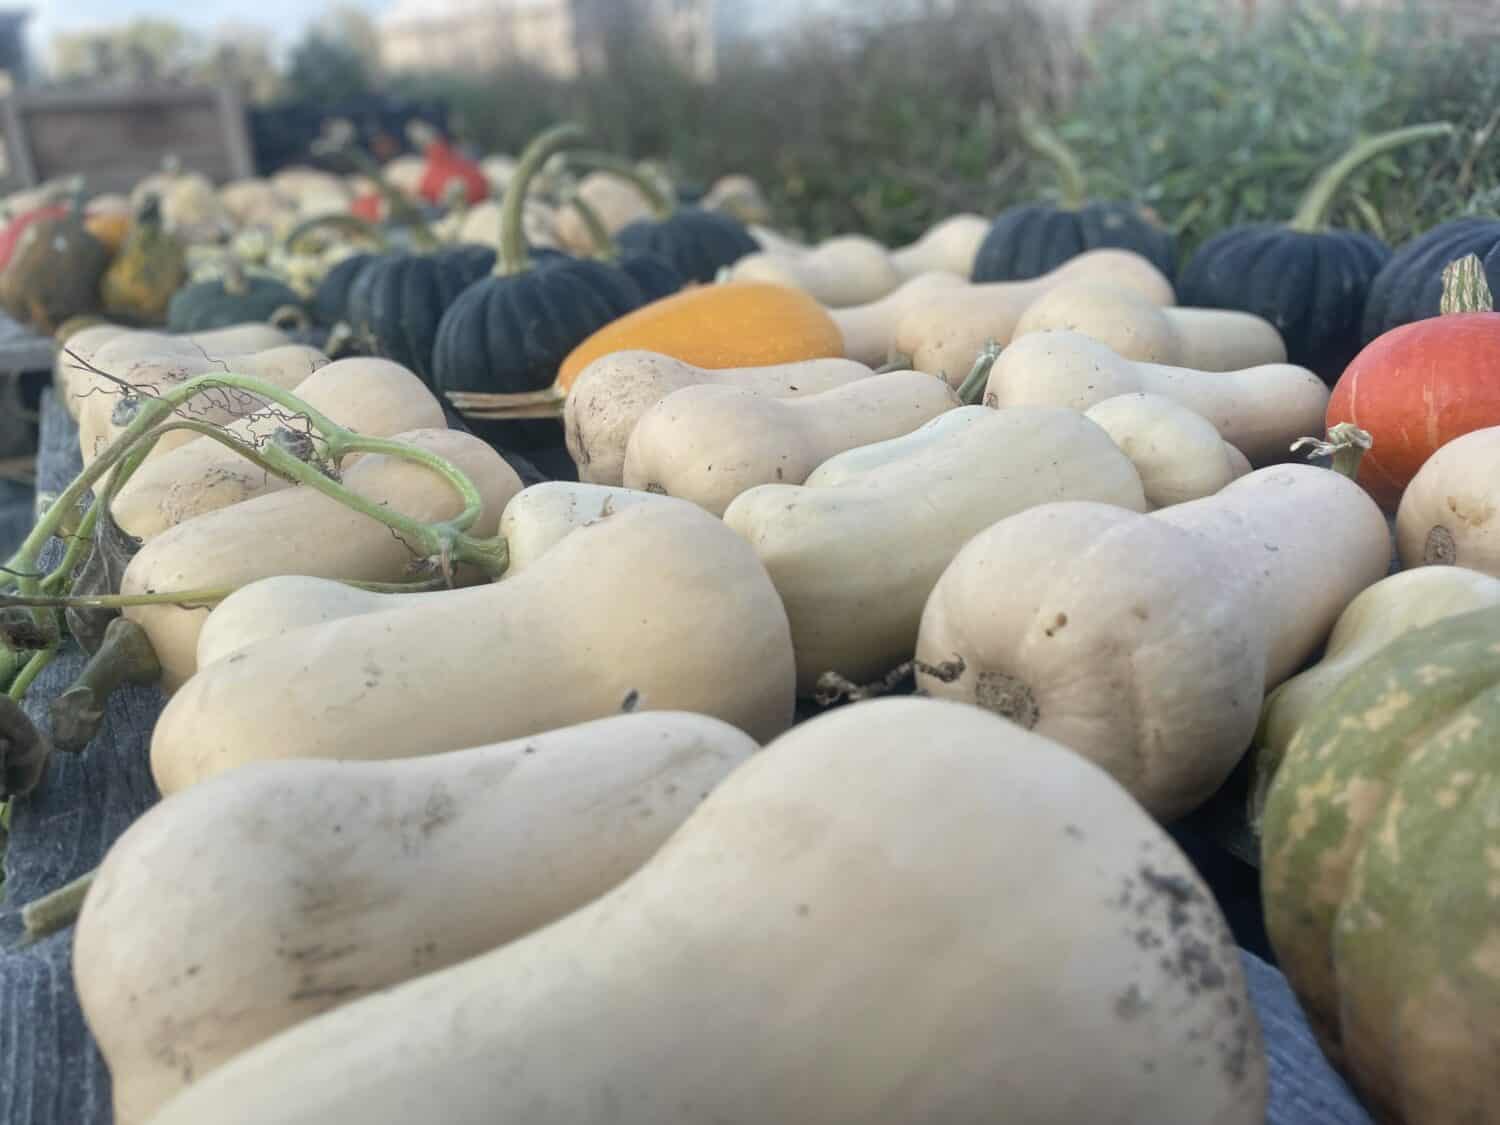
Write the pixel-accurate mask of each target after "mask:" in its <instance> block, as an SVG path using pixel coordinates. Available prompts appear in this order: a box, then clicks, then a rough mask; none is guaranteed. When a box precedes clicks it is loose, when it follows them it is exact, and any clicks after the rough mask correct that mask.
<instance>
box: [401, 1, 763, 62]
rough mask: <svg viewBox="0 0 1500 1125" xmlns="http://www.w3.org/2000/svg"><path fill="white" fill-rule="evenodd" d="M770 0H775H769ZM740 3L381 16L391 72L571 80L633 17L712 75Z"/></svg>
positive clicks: (458, 8)
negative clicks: (511, 69)
mask: <svg viewBox="0 0 1500 1125" xmlns="http://www.w3.org/2000/svg"><path fill="white" fill-rule="evenodd" d="M773 3H774V0H773ZM753 6H754V5H753V4H752V3H747V2H745V0H633V3H624V2H622V0H397V3H396V5H395V7H394V8H392V9H391V10H390V11H389V12H388V13H386V15H384V16H383V17H382V18H381V20H380V25H379V26H380V57H381V63H382V65H383V66H384V67H385V68H386V69H387V70H391V71H413V70H468V71H477V70H488V69H491V68H494V67H496V66H503V65H505V64H507V63H512V64H521V63H524V64H526V65H529V66H533V67H536V68H537V69H539V70H541V71H543V72H545V73H547V74H551V75H553V76H554V77H558V78H572V77H575V76H577V75H578V74H579V73H581V72H582V71H584V70H585V69H587V68H589V67H590V66H593V65H596V64H597V63H598V62H600V61H602V57H603V55H604V54H605V53H606V52H607V50H608V44H609V43H611V42H614V41H615V38H614V34H613V33H615V32H617V31H620V30H622V28H621V25H620V21H621V20H623V19H631V20H634V21H636V22H638V23H641V24H642V25H643V28H631V29H628V30H631V31H635V30H642V29H643V30H645V31H647V32H648V33H649V34H651V35H652V36H654V37H655V38H656V40H657V41H658V42H659V43H661V44H662V45H664V46H665V47H666V48H667V49H668V50H669V51H670V52H671V54H672V55H673V56H674V57H675V58H677V59H678V61H679V62H680V63H681V64H682V65H683V66H684V67H685V68H686V69H687V70H689V71H690V72H691V73H693V74H695V75H697V76H699V77H700V78H704V79H710V78H712V77H713V75H714V71H715V67H716V61H717V53H718V47H719V44H720V43H721V41H723V39H724V38H725V37H726V36H729V35H733V34H734V33H735V28H736V26H738V24H739V23H740V22H742V20H740V19H739V17H738V11H739V10H740V9H745V10H749V9H750V8H752V7H753Z"/></svg>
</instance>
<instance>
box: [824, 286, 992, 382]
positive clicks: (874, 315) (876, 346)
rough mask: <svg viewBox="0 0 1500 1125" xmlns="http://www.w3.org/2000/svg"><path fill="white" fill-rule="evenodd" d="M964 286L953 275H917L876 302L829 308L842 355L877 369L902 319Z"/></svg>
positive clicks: (884, 357) (885, 356) (885, 357)
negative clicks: (937, 296)
mask: <svg viewBox="0 0 1500 1125" xmlns="http://www.w3.org/2000/svg"><path fill="white" fill-rule="evenodd" d="M968 284H969V283H968V281H967V279H966V278H963V277H960V276H959V275H958V274H956V273H940V272H937V273H935V272H929V273H919V274H916V275H914V276H913V277H911V278H910V279H908V280H906V281H903V282H902V283H901V284H900V285H899V286H897V287H896V288H895V289H892V290H891V291H890V292H889V293H887V294H886V295H885V296H884V297H881V298H880V299H879V300H876V301H871V302H869V303H868V304H864V305H851V306H849V307H848V308H843V309H829V310H828V315H829V316H831V317H832V318H833V322H834V323H835V324H837V325H838V326H839V331H840V332H842V333H843V334H844V355H846V356H848V357H849V358H850V359H854V360H858V361H859V362H860V363H867V364H869V365H870V366H872V367H879V366H881V365H882V364H884V363H885V362H886V360H888V359H889V358H890V352H891V337H892V336H893V335H894V334H895V331H896V326H897V325H898V324H899V323H900V322H901V318H902V317H903V316H905V315H906V314H907V313H908V312H910V311H911V310H912V309H915V308H918V307H920V306H922V305H925V304H928V303H930V301H931V299H932V297H933V295H934V294H937V293H942V292H948V291H952V290H955V289H964V288H967V287H968Z"/></svg>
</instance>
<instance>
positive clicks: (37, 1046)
mask: <svg viewBox="0 0 1500 1125" xmlns="http://www.w3.org/2000/svg"><path fill="white" fill-rule="evenodd" d="M80 467H81V463H80V461H79V458H78V437H77V428H76V427H75V426H74V425H73V423H72V422H71V420H70V419H69V418H68V417H67V414H66V412H65V411H63V410H62V409H61V407H60V406H59V405H58V404H57V403H56V402H55V401H53V400H52V397H51V393H50V392H48V393H47V394H46V395H45V396H44V398H43V408H42V428H41V449H40V456H39V460H38V487H39V490H41V491H42V492H48V491H50V492H52V493H54V494H55V493H56V492H57V491H59V490H60V489H61V488H62V487H64V486H65V485H66V484H67V482H68V481H69V480H71V479H72V478H73V476H74V475H76V474H77V472H78V471H79V469H80ZM55 550H56V544H54V551H55ZM54 557H55V556H54ZM82 663H83V661H82V657H81V655H80V654H79V653H78V652H77V651H76V650H71V651H65V653H64V654H63V656H62V657H61V658H59V659H58V660H57V661H55V662H54V663H53V664H52V666H51V667H50V668H48V669H47V671H46V672H44V673H43V674H42V676H41V677H40V678H39V679H38V680H37V683H36V685H35V687H34V688H33V690H32V692H31V695H30V701H29V702H28V704H27V710H28V712H29V713H30V714H31V716H32V718H33V719H34V720H36V721H37V722H38V723H39V724H45V722H46V701H47V700H49V699H51V698H52V697H53V696H54V695H56V694H57V693H58V692H60V691H61V690H62V689H63V687H65V686H66V685H67V684H68V683H69V682H70V681H71V679H72V678H73V676H74V675H76V674H77V672H78V670H79V668H80V667H81V666H82ZM161 702H162V701H161V697H160V695H159V693H157V692H156V691H155V690H154V689H142V688H127V689H125V690H123V691H122V692H120V693H119V694H117V695H116V696H115V697H114V699H113V700H112V701H111V703H110V705H109V708H108V712H107V715H106V719H105V723H104V726H103V729H102V730H101V731H100V734H99V736H98V737H97V738H96V739H95V740H94V742H93V744H92V745H91V746H90V747H89V749H88V750H87V751H85V752H84V753H83V754H81V755H77V756H69V755H58V756H56V757H55V758H54V759H53V762H52V764H51V768H50V769H49V771H48V775H47V777H46V779H45V780H44V781H43V782H42V784H41V786H40V787H39V788H38V789H37V790H36V791H35V792H33V793H32V794H30V795H28V796H27V797H24V798H21V799H18V800H17V801H16V802H15V805H14V808H13V810H12V820H11V837H10V845H9V848H8V850H7V853H6V857H5V874H6V883H5V898H4V901H3V902H0V1125H108V1123H109V1122H110V1121H111V1119H112V1115H111V1112H110V1095H109V1089H110V1086H109V1075H108V1072H107V1070H106V1069H105V1066H104V1061H103V1059H102V1058H101V1056H100V1055H99V1052H98V1050H97V1048H96V1047H95V1046H94V1044H93V1041H92V1039H91V1038H90V1036H89V1034H88V1030H87V1028H86V1027H85V1025H84V1023H83V1018H82V1015H81V1013H80V1012H79V1009H78V1001H77V997H76V995H75V993H74V991H73V980H72V935H71V932H64V933H60V934H56V935H54V936H52V937H50V938H48V939H46V940H44V941H42V942H39V943H37V944H36V945H33V946H30V947H26V948H20V949H17V948H14V943H15V942H16V940H17V939H18V937H19V936H20V918H19V907H20V906H21V905H22V904H24V903H26V902H28V901H30V900H31V899H33V898H35V897H37V896H38V895H41V894H44V893H46V892H47V891H50V890H52V889H53V888H55V887H58V886H60V885H61V884H63V883H65V882H67V881H68V880H70V879H72V878H74V877H76V876H78V875H81V874H83V873H84V872H86V871H88V870H89V869H90V868H92V867H94V866H96V865H97V864H98V862H99V860H100V859H101V858H102V857H103V855H104V852H105V850H106V849H107V848H108V847H109V845H110V844H111V843H112V842H113V841H114V840H115V838H116V837H118V836H119V835H120V833H122V832H123V831H124V830H125V828H126V827H127V826H128V825H129V824H130V823H131V821H133V820H134V819H135V818H136V817H137V816H139V815H140V814H141V813H143V812H144V811H145V810H146V809H147V808H149V807H150V806H151V805H152V804H153V803H154V802H155V801H156V800H157V793H156V788H155V785H154V784H153V782H152V780H151V776H150V771H149V768H148V754H147V751H148V747H149V742H150V733H151V727H152V725H153V723H154V722H155V720H156V716H157V714H158V713H159V712H160V709H161ZM1244 960H1245V970H1246V973H1247V977H1248V980H1249V983H1250V990H1251V995H1252V998H1253V999H1254V1002H1255V1005H1256V1009H1257V1011H1258V1013H1259V1015H1260V1019H1261V1024H1262V1027H1263V1029H1264V1031H1265V1042H1266V1051H1267V1055H1268V1057H1269V1061H1270V1068H1271V1090H1272V1104H1271V1109H1270V1112H1269V1114H1268V1115H1267V1122H1268V1123H1269V1125H1369V1122H1370V1119H1369V1117H1368V1116H1367V1115H1366V1114H1365V1113H1364V1112H1363V1110H1361V1109H1360V1108H1359V1106H1358V1105H1357V1104H1356V1103H1355V1101H1354V1100H1353V1098H1352V1097H1351V1096H1350V1095H1349V1092H1348V1090H1347V1088H1346V1087H1345V1086H1344V1084H1343V1083H1342V1081H1340V1079H1339V1078H1338V1077H1337V1075H1335V1074H1334V1073H1333V1071H1332V1070H1331V1069H1330V1068H1329V1067H1328V1064H1327V1063H1326V1062H1324V1061H1323V1058H1322V1055H1321V1054H1320V1053H1319V1051H1318V1048H1317V1045H1316V1043H1315V1042H1314V1041H1313V1038H1312V1034H1311V1032H1310V1031H1309V1030H1308V1028H1307V1024H1306V1021H1305V1020H1304V1019H1303V1017H1302V1014H1301V1011H1300V1010H1299V1008H1298V1007H1297V1002H1296V1000H1295V998H1294V997H1293V996H1292V994H1291V992H1290V990H1289V989H1288V988H1287V985H1286V982H1285V980H1284V979H1283V978H1282V976H1281V974H1280V973H1278V972H1277V971H1276V970H1275V969H1274V968H1272V967H1270V966H1269V965H1266V964H1265V963H1264V962H1262V961H1260V960H1259V959H1257V958H1255V957H1254V956H1253V955H1251V954H1248V953H1247V954H1245V955H1244ZM206 1125H207V1123H206ZM434 1125H439V1123H434Z"/></svg>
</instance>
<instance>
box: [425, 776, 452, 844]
mask: <svg viewBox="0 0 1500 1125" xmlns="http://www.w3.org/2000/svg"><path fill="white" fill-rule="evenodd" d="M457 812H458V802H456V801H455V800H454V799H453V798H452V796H450V795H449V793H448V791H447V790H446V789H444V788H443V787H442V786H438V787H437V788H436V789H434V790H433V791H432V792H431V793H430V794H429V795H428V797H427V805H426V807H425V808H424V809H423V810H422V814H423V815H422V835H423V836H424V837H428V836H431V835H432V834H433V833H434V832H436V831H437V830H438V829H439V828H442V827H443V826H444V825H445V824H447V823H448V822H449V821H451V820H452V819H453V817H454V816H455V814H457Z"/></svg>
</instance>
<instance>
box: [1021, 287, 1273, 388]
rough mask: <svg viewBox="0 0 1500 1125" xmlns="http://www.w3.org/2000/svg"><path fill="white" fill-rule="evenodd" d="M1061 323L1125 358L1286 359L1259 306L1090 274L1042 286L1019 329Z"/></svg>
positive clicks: (1238, 364)
mask: <svg viewBox="0 0 1500 1125" xmlns="http://www.w3.org/2000/svg"><path fill="white" fill-rule="evenodd" d="M1058 329H1065V330H1068V331H1072V332H1080V333H1082V334H1083V335H1085V336H1090V337H1092V338H1093V339H1095V340H1098V341H1099V342H1100V343H1101V344H1104V345H1106V346H1107V347H1109V348H1110V349H1111V350H1112V351H1114V352H1115V353H1116V354H1118V355H1122V356H1124V357H1125V358H1126V359H1136V360H1140V361H1142V362H1144V363H1161V364H1166V365H1167V366H1170V367H1190V368H1193V369H1194V370H1197V371H1238V370H1239V369H1241V368H1244V367H1255V366H1258V365H1260V364H1266V363H1285V362H1286V344H1285V343H1284V342H1283V341H1282V339H1281V333H1279V332H1277V331H1276V326H1275V325H1274V324H1272V323H1271V322H1270V321H1269V320H1266V319H1265V318H1263V317H1259V316H1256V315H1255V314H1254V313H1247V312H1238V311H1236V310H1232V309H1179V308H1161V307H1158V306H1157V305H1154V304H1152V303H1151V302H1149V301H1144V300H1141V299H1140V298H1139V297H1138V296H1137V295H1135V294H1133V293H1128V292H1124V291H1122V290H1120V289H1119V288H1117V287H1114V286H1109V285H1101V284H1099V283H1098V282H1096V281H1094V280H1092V279H1083V280H1079V281H1071V282H1069V283H1068V284H1067V285H1059V286H1057V287H1056V288H1055V289H1053V290H1052V291H1051V292H1049V293H1045V294H1043V295H1042V296H1041V297H1039V298H1038V299H1037V300H1036V301H1035V303H1033V304H1032V305H1031V306H1030V307H1028V308H1027V310H1026V312H1025V314H1024V315H1022V317H1021V319H1020V322H1019V323H1018V324H1017V325H1016V331H1015V335H1016V337H1018V338H1019V337H1021V336H1026V335H1028V334H1029V333H1032V332H1051V331H1056V330H1058Z"/></svg>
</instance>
